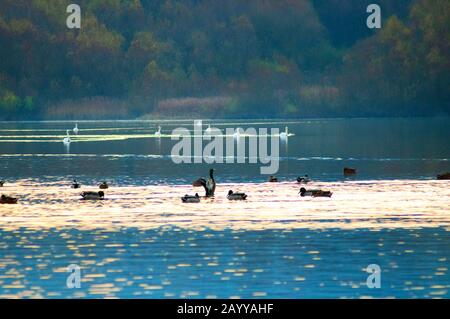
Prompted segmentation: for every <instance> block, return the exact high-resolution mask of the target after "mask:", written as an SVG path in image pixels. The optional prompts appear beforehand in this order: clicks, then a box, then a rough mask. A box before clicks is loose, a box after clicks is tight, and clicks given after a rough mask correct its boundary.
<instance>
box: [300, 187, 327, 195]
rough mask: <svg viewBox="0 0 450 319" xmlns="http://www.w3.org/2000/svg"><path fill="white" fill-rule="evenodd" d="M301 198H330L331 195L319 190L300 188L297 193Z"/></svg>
mask: <svg viewBox="0 0 450 319" xmlns="http://www.w3.org/2000/svg"><path fill="white" fill-rule="evenodd" d="M299 194H300V196H301V197H305V196H312V197H331V195H333V193H332V192H330V191H323V190H320V189H310V190H306V189H305V188H304V187H302V188H300V192H299Z"/></svg>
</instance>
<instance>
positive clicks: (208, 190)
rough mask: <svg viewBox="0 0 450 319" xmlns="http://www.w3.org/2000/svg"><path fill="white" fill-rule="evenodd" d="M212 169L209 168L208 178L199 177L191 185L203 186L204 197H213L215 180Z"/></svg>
mask: <svg viewBox="0 0 450 319" xmlns="http://www.w3.org/2000/svg"><path fill="white" fill-rule="evenodd" d="M213 174H214V169H213V168H211V169H210V170H209V178H208V180H205V179H204V178H199V179H198V180H196V181H195V182H194V183H192V186H194V187H200V186H203V188H204V189H205V197H213V196H214V191H215V190H216V181H215V180H214V176H213Z"/></svg>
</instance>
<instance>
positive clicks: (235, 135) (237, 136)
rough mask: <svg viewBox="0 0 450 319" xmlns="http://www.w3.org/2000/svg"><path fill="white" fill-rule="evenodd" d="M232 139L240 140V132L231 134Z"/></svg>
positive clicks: (238, 130)
mask: <svg viewBox="0 0 450 319" xmlns="http://www.w3.org/2000/svg"><path fill="white" fill-rule="evenodd" d="M233 137H234V138H235V139H237V140H239V139H240V138H241V130H240V129H237V130H236V131H235V132H234V133H233Z"/></svg>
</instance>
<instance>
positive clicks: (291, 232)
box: [0, 118, 450, 298]
mask: <svg viewBox="0 0 450 319" xmlns="http://www.w3.org/2000/svg"><path fill="white" fill-rule="evenodd" d="M206 123H208V122H206ZM212 124H213V126H216V127H218V128H221V129H224V128H225V127H237V126H241V127H244V128H246V127H248V126H255V127H257V128H259V127H267V128H275V127H276V128H280V129H283V128H284V126H285V125H288V126H289V131H290V132H292V133H293V134H295V135H293V136H291V137H289V138H288V140H287V141H282V142H281V144H280V157H281V161H280V170H279V172H278V174H277V177H278V178H279V180H280V183H267V182H266V180H267V176H264V175H261V174H260V170H259V169H260V166H262V164H261V163H256V164H216V165H207V164H180V165H177V164H174V163H173V161H172V159H171V157H170V152H171V149H172V146H173V145H174V143H176V141H173V140H171V137H172V136H171V131H172V129H174V128H175V127H179V126H184V127H186V128H189V129H192V122H190V121H184V122H180V121H177V122H174V121H173V122H170V121H167V122H151V121H150V122H133V121H131V122H79V123H78V126H79V127H80V129H81V131H80V134H79V135H78V136H75V137H73V143H71V145H70V146H69V147H66V146H64V145H63V144H62V138H63V137H64V136H65V130H66V129H70V128H72V127H73V126H74V123H69V122H45V123H43V122H34V123H0V180H1V179H5V180H6V183H5V186H4V187H2V188H0V192H1V193H2V194H8V195H11V196H16V197H18V198H19V203H18V204H16V205H0V297H3V298H10V297H11V298H16V297H122V298H132V297H149V298H165V297H177V298H178V297H180V298H204V297H207V298H230V297H236V298H238V297H240V298H252V297H268V298H311V297H312V298H340V297H349V298H359V297H396V298H410V297H422V298H423V297H425V298H431V297H433V298H439V297H445V298H448V297H449V296H450V292H449V291H450V274H449V272H448V265H449V260H450V232H449V231H450V213H449V209H448V207H449V203H450V188H449V181H437V180H436V178H435V175H436V174H438V173H443V172H446V171H450V163H449V159H450V139H449V138H448V137H449V136H450V134H449V133H450V125H448V124H449V119H446V118H443V119H375V120H369V119H354V120H337V119H330V120H305V121H298V122H292V121H291V122H289V121H288V122H286V121H277V122H274V121H272V122H270V121H253V122H251V121H250V122H249V121H246V122H243V121H241V122H239V121H238V122H236V121H216V122H212ZM157 125H161V126H162V134H163V135H162V137H161V138H156V137H155V136H154V132H155V130H156V126H157ZM205 127H206V126H205ZM345 166H349V167H355V168H357V170H358V174H357V175H356V176H354V177H350V178H349V177H347V178H345V177H343V176H342V168H343V167H345ZM209 167H214V168H215V169H216V179H217V181H218V183H219V184H218V187H217V189H216V196H215V198H214V199H202V200H201V202H200V203H198V204H182V203H181V200H180V197H181V196H183V195H184V194H194V193H195V192H199V193H200V194H202V193H203V192H202V189H199V188H194V187H192V186H191V183H192V181H193V180H194V179H196V178H198V177H200V176H203V177H206V175H207V171H208V168H209ZM303 174H309V175H310V176H311V178H312V179H313V182H312V183H310V184H308V185H307V188H320V189H326V190H330V191H332V192H333V196H332V197H331V198H301V197H299V195H298V190H299V187H300V186H299V185H298V184H297V183H296V182H295V177H297V176H299V175H303ZM74 178H76V179H77V180H79V181H80V182H81V184H82V188H81V190H75V189H71V188H70V182H71V180H72V179H74ZM103 180H106V181H108V183H110V188H109V189H108V190H106V191H105V193H106V196H105V200H103V201H97V202H95V201H94V202H92V201H81V200H80V195H79V193H80V192H81V191H84V190H97V189H98V186H97V185H98V184H99V183H100V182H101V181H103ZM229 189H233V190H235V191H244V192H246V193H247V194H248V196H249V197H248V200H247V201H245V202H230V201H228V200H227V199H226V193H227V192H228V190H229ZM70 264H76V265H79V266H80V267H81V288H79V289H69V288H67V286H66V279H67V276H68V275H69V272H68V270H67V267H68V265H70ZM369 264H378V265H379V266H380V267H381V274H382V286H381V288H380V289H369V288H368V287H367V286H366V278H367V276H368V274H367V273H366V272H365V268H366V267H367V266H368V265H369Z"/></svg>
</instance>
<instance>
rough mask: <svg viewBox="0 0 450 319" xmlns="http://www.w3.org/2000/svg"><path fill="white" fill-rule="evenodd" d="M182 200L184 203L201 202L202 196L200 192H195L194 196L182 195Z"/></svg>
mask: <svg viewBox="0 0 450 319" xmlns="http://www.w3.org/2000/svg"><path fill="white" fill-rule="evenodd" d="M181 201H182V202H183V203H200V196H198V193H195V195H194V196H192V195H188V194H186V195H184V196H183V197H181Z"/></svg>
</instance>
